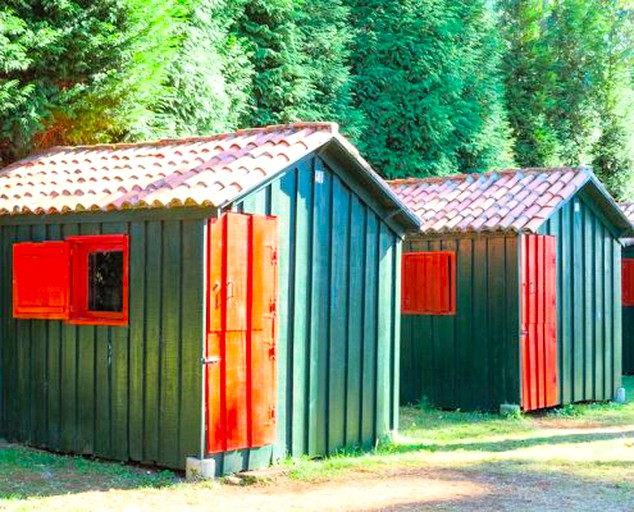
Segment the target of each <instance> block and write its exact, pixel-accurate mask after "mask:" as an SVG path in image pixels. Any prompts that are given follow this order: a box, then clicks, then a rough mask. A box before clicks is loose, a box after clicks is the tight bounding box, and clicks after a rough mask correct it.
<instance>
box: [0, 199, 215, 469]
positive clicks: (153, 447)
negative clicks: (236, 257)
mask: <svg viewBox="0 0 634 512" xmlns="http://www.w3.org/2000/svg"><path fill="white" fill-rule="evenodd" d="M189 217H191V216H189ZM203 217H204V216H203V214H201V215H200V218H199V219H196V218H195V219H191V218H179V214H178V213H176V212H174V211H168V210H164V211H163V212H162V213H161V216H157V215H155V214H154V215H153V216H152V218H153V219H154V220H148V219H145V220H144V219H143V214H139V215H138V216H137V217H135V216H134V215H133V214H129V213H128V214H125V215H121V214H117V213H112V214H107V215H104V214H85V215H82V216H74V220H73V221H72V222H70V221H66V220H65V219H66V217H63V216H60V217H57V218H55V217H51V218H47V220H46V223H45V222H43V221H42V220H41V219H37V218H34V219H33V220H32V223H30V224H21V225H6V224H5V225H2V226H0V244H1V245H0V248H1V253H0V258H1V259H0V268H2V269H3V272H2V273H1V276H0V287H1V289H0V293H2V297H3V300H2V302H1V305H0V328H1V330H0V336H1V339H0V361H1V367H0V375H1V384H0V388H1V390H0V435H1V436H3V437H6V438H7V439H9V440H17V441H21V442H25V443H28V444H33V445H36V446H41V447H45V448H48V449H51V450H58V451H64V452H70V453H82V454H91V455H98V456H101V457H105V458H113V459H119V460H133V461H140V462H151V463H158V464H160V465H164V466H168V467H174V468H181V467H183V466H184V463H185V457H186V456H187V455H196V454H197V453H198V451H199V443H200V422H201V418H200V411H201V400H202V398H201V394H200V382H201V380H200V379H201V364H200V358H201V339H202V307H203V297H202V294H203V287H202V286H201V283H202V279H203V276H202V262H203V254H204V253H203V226H204V220H203ZM22 222H24V221H22ZM110 233H128V234H129V235H130V286H129V289H130V323H129V326H128V327H107V326H85V325H82V326H75V325H70V324H66V323H63V322H59V321H51V320H15V319H13V318H12V315H11V303H10V300H5V298H10V297H11V272H10V270H9V269H11V268H12V265H11V246H12V244H13V243H14V242H23V241H42V240H59V239H61V238H63V237H64V236H68V235H77V234H110Z"/></svg>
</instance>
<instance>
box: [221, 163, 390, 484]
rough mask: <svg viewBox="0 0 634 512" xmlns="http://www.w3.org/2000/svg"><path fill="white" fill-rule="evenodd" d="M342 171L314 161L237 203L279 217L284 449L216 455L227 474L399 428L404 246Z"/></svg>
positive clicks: (369, 440) (363, 441)
mask: <svg viewBox="0 0 634 512" xmlns="http://www.w3.org/2000/svg"><path fill="white" fill-rule="evenodd" d="M343 173H345V171H344V170H342V169H334V168H331V167H329V166H328V165H327V164H326V163H325V162H324V161H323V160H322V159H321V158H319V157H311V158H308V159H305V160H303V161H302V162H300V163H299V164H298V165H297V166H296V168H294V169H292V170H291V172H287V173H286V174H284V175H283V176H282V177H281V178H280V179H278V180H276V181H273V182H272V183H271V184H270V185H268V186H266V187H264V188H262V189H260V190H259V191H257V192H255V193H253V194H251V195H249V196H248V197H247V198H246V199H245V200H243V201H242V202H240V203H239V204H237V205H235V210H236V211H240V212H244V213H257V214H266V215H276V216H278V232H279V276H280V282H279V289H280V296H279V331H278V333H279V334H278V336H279V337H278V443H277V445H276V446H274V447H264V448H259V449H253V450H244V451H240V452H238V453H235V452H234V453H227V454H221V455H217V456H215V457H216V460H217V462H218V464H219V472H221V473H228V472H231V471H237V470H240V469H243V468H250V467H257V466H258V465H261V464H262V463H265V462H267V461H271V460H274V459H276V458H279V457H281V456H284V455H285V454H287V453H288V454H291V455H309V456H320V455H325V454H328V453H333V452H335V451H337V450H338V449H340V448H343V447H344V446H363V447H366V448H367V447H370V446H372V445H373V444H374V443H375V442H376V440H377V439H379V438H382V437H384V436H385V435H386V434H388V432H389V431H390V430H393V429H395V428H396V426H397V421H398V411H397V409H398V408H397V393H398V382H397V379H398V376H397V374H396V372H397V371H398V363H397V361H395V358H396V357H397V351H398V336H399V328H398V326H397V325H396V322H397V319H398V313H397V310H396V309H395V308H396V307H397V305H398V303H399V293H400V292H399V290H400V288H399V287H398V286H397V285H396V283H398V279H399V278H398V276H399V273H400V239H399V237H398V236H397V235H396V234H395V233H394V232H393V231H392V230H391V229H390V228H389V227H388V226H387V225H386V224H385V223H384V222H383V221H382V220H381V217H380V216H379V214H378V213H377V211H376V209H373V208H372V207H371V206H370V205H369V204H368V203H367V202H366V201H364V199H362V197H360V196H359V195H358V194H357V192H359V191H358V190H357V189H355V188H354V187H353V186H350V185H348V184H347V183H349V182H348V181H347V180H346V179H345V176H343Z"/></svg>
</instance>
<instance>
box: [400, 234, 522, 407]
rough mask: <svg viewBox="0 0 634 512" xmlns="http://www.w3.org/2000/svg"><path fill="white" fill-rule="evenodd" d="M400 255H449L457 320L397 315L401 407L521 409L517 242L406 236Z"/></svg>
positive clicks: (492, 238)
mask: <svg viewBox="0 0 634 512" xmlns="http://www.w3.org/2000/svg"><path fill="white" fill-rule="evenodd" d="M404 250H405V251H406V252H410V251H455V252H456V286H457V295H456V314H455V315H451V316H434V315H402V316H401V323H402V344H401V394H400V396H401V403H416V402H419V401H421V400H424V401H427V402H429V403H431V404H432V405H434V406H437V407H443V408H450V409H455V408H461V409H469V410H497V409H498V407H499V405H500V404H502V403H513V404H519V403H520V385H521V384H520V377H521V375H520V353H519V279H520V276H519V247H518V238H517V237H516V236H508V237H506V236H484V235H478V236H475V235H473V236H467V235H465V236H463V237H455V236H453V237H452V236H446V237H443V238H442V239H438V238H436V239H433V238H423V237H420V236H412V237H410V238H408V239H407V240H406V243H405V249H404Z"/></svg>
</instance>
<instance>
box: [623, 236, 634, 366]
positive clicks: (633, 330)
mask: <svg viewBox="0 0 634 512" xmlns="http://www.w3.org/2000/svg"><path fill="white" fill-rule="evenodd" d="M623 257H624V258H634V246H629V247H624V248H623ZM623 374H624V375H634V307H627V308H625V307H624V308H623Z"/></svg>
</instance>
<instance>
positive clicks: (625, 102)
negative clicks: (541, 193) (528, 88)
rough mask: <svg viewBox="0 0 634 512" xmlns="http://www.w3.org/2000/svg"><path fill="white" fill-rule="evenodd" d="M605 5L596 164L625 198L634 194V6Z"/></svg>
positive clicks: (613, 0) (614, 0)
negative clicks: (633, 83) (633, 149)
mask: <svg viewBox="0 0 634 512" xmlns="http://www.w3.org/2000/svg"><path fill="white" fill-rule="evenodd" d="M601 4H602V5H601V13H602V19H603V24H602V25H601V28H602V30H601V36H602V37H601V43H602V50H601V53H600V55H601V57H602V58H601V60H600V71H599V72H600V78H601V81H600V86H599V87H598V91H597V100H598V102H597V103H598V106H597V111H598V117H599V119H600V123H599V128H600V132H601V135H600V136H599V138H598V139H597V141H596V143H595V144H594V147H593V150H592V154H593V160H592V165H593V167H594V170H595V172H596V174H597V175H598V177H599V178H600V179H601V180H602V181H603V182H604V183H605V184H606V186H607V187H608V188H609V189H610V190H611V191H612V193H613V194H614V195H615V196H617V197H620V198H624V199H625V198H627V197H629V195H628V194H632V193H634V171H633V167H634V159H633V154H632V142H633V140H634V130H633V129H632V128H631V126H632V123H633V122H634V118H633V107H634V91H633V89H632V76H631V70H632V68H633V64H634V60H633V59H634V57H633V56H632V50H633V49H634V10H633V7H634V6H633V5H632V2H628V1H620V0H603V1H602V2H601Z"/></svg>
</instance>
